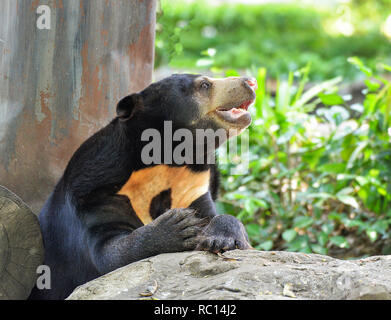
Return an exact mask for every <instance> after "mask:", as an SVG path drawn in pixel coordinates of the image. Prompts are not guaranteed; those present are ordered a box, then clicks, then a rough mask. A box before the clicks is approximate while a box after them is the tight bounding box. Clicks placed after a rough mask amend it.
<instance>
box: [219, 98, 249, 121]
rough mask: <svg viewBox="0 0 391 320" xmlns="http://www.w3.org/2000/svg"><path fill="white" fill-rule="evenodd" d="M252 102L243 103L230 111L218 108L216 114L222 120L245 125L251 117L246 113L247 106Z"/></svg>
mask: <svg viewBox="0 0 391 320" xmlns="http://www.w3.org/2000/svg"><path fill="white" fill-rule="evenodd" d="M251 102H252V101H245V102H244V103H242V104H241V105H240V106H238V107H235V108H230V109H224V108H218V109H217V110H216V113H217V114H218V115H219V116H220V118H222V119H223V120H225V121H227V122H230V123H235V124H237V125H247V123H248V122H249V121H251V117H250V114H249V112H248V111H247V109H248V106H249V105H250V104H251Z"/></svg>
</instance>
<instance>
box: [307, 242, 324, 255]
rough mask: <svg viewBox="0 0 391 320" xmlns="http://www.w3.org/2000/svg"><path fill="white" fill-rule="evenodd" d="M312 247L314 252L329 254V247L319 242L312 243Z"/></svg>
mask: <svg viewBox="0 0 391 320" xmlns="http://www.w3.org/2000/svg"><path fill="white" fill-rule="evenodd" d="M311 249H312V251H313V252H315V253H318V254H327V249H326V248H324V247H322V246H321V245H319V244H313V245H311Z"/></svg>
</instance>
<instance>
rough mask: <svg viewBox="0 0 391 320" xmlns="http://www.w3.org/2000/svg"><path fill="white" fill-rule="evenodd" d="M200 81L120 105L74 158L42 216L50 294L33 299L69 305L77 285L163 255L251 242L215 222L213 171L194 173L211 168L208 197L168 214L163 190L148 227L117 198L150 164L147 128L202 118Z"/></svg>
mask: <svg viewBox="0 0 391 320" xmlns="http://www.w3.org/2000/svg"><path fill="white" fill-rule="evenodd" d="M195 77H196V76H195V75H174V76H171V77H169V78H167V79H165V80H162V81H160V82H157V83H154V84H152V85H150V86H149V87H148V88H146V89H145V90H143V91H142V92H140V93H138V94H134V95H131V96H128V97H126V98H124V99H122V100H121V101H120V102H119V104H118V106H117V113H118V117H117V118H115V119H114V120H113V121H111V123H110V124H108V125H107V126H106V127H104V128H103V129H102V130H100V131H99V132H97V133H96V134H94V135H93V136H92V137H90V138H89V139H88V140H87V141H85V142H84V143H83V144H82V145H81V146H80V147H79V149H78V150H77V151H76V152H75V153H74V155H73V157H72V158H71V160H70V161H69V163H68V165H67V167H66V169H65V172H64V174H63V176H62V177H61V179H60V181H59V182H58V184H57V185H56V187H55V189H54V191H53V193H52V194H51V195H50V197H49V199H48V200H47V202H46V204H45V206H44V207H43V209H42V211H41V213H40V215H39V221H40V224H41V228H42V234H43V239H44V246H45V264H46V265H48V266H49V267H50V269H51V276H52V278H51V285H52V289H51V290H38V289H37V288H35V289H34V290H33V292H32V295H31V298H32V299H42V298H43V299H64V298H66V297H67V296H68V295H69V294H70V293H71V292H72V290H74V289H75V287H76V286H78V285H81V284H83V283H85V282H87V281H90V280H92V279H94V278H96V277H98V276H100V275H102V274H105V273H107V272H110V271H112V270H114V269H116V268H118V267H122V266H124V265H126V264H129V263H131V262H134V261H137V260H140V259H143V258H147V257H149V256H152V255H156V254H159V253H163V252H176V251H184V250H194V249H195V248H196V247H198V248H199V249H204V250H213V251H219V250H223V249H224V248H226V247H229V248H230V249H231V248H234V247H235V245H238V244H239V246H240V245H241V242H240V241H242V242H243V241H245V240H246V236H245V235H243V232H242V229H240V223H239V222H238V221H235V222H234V221H233V220H232V218H231V217H228V216H227V217H228V218H227V217H224V216H219V217H215V216H216V209H215V206H214V202H213V200H215V199H216V196H217V189H218V172H217V170H216V166H215V165H190V166H189V168H191V170H194V171H203V170H211V179H210V191H209V192H208V193H206V194H204V195H203V196H202V197H200V198H199V199H197V200H196V201H194V202H193V203H192V204H191V206H190V208H188V209H170V210H167V209H168V208H170V206H171V200H169V197H170V191H169V190H166V191H164V192H163V193H162V194H161V195H160V197H158V198H157V199H156V200H154V201H152V203H151V207H152V212H153V218H155V220H154V221H153V222H152V223H150V224H148V225H145V226H144V225H143V223H142V222H141V221H140V219H139V218H138V217H137V215H136V213H135V211H134V210H133V208H132V204H131V203H130V201H129V199H128V198H127V197H126V196H122V195H117V194H116V193H117V192H118V191H119V190H120V188H121V187H122V186H123V185H124V184H125V183H126V181H127V180H128V179H129V177H130V175H131V173H132V172H134V171H137V170H140V169H142V168H144V167H145V166H146V165H145V164H143V162H142V161H141V157H140V154H141V149H142V147H143V146H144V144H143V143H142V142H141V139H140V135H141V132H142V131H143V130H144V129H147V128H156V129H158V130H160V131H161V130H162V128H163V121H164V120H172V121H173V123H174V125H175V126H177V127H188V124H189V123H190V121H192V119H194V118H196V117H197V116H198V114H199V110H198V106H197V104H196V103H195V102H194V101H193V99H192V96H193V93H194V90H195V88H194V85H193V81H194V78H195ZM174 129H175V128H174ZM163 143H164V141H163ZM162 149H163V148H162ZM174 165H175V164H174ZM214 217H215V218H214ZM217 218H218V219H219V220H220V223H218V222H219V221H217ZM210 221H212V223H211V224H210V225H209V226H208V227H207V229H205V226H206V225H207V223H209V222H210ZM232 229H233V231H232ZM230 230H231V231H232V233H230ZM244 234H245V232H244ZM200 235H202V238H200ZM200 239H201V240H200ZM216 239H217V240H216ZM224 239H228V240H224ZM232 239H233V240H232ZM215 240H216V241H215ZM208 241H209V242H208ZM232 241H233V242H232ZM235 241H236V243H235ZM243 246H244V244H243Z"/></svg>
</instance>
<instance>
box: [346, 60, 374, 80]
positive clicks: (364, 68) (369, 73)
mask: <svg viewBox="0 0 391 320" xmlns="http://www.w3.org/2000/svg"><path fill="white" fill-rule="evenodd" d="M348 62H349V63H351V64H352V65H354V66H356V67H357V68H358V69H359V70H360V71H362V72H364V73H365V75H367V76H368V77H371V76H372V70H371V69H370V68H369V67H367V66H366V65H364V63H363V62H362V61H361V60H360V59H359V58H358V57H349V58H348Z"/></svg>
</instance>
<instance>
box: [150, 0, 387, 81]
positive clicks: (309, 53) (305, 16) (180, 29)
mask: <svg viewBox="0 0 391 320" xmlns="http://www.w3.org/2000/svg"><path fill="white" fill-rule="evenodd" d="M356 2H357V3H352V4H351V5H350V7H349V6H347V5H344V6H341V7H338V8H334V9H329V10H325V9H320V8H319V7H316V6H308V5H307V6H306V5H303V4H298V3H291V4H286V3H284V4H278V3H277V4H273V3H270V4H262V5H244V4H221V5H218V6H214V5H211V4H209V3H208V2H207V1H194V2H188V1H182V0H180V1H178V0H162V1H161V3H162V13H161V14H160V15H159V16H158V20H157V21H158V24H157V35H156V59H155V62H156V66H160V65H167V64H169V65H170V66H171V67H175V68H184V69H189V68H190V69H191V68H193V69H194V68H197V69H203V68H204V69H210V68H211V69H212V71H221V70H224V69H227V68H234V69H247V68H249V67H251V66H253V68H259V67H266V68H267V70H268V73H269V74H270V75H271V76H272V77H276V76H278V75H281V74H287V73H288V72H289V71H292V70H297V69H298V68H299V66H302V65H306V64H307V63H308V62H309V61H311V63H312V67H311V78H312V79H313V80H323V79H327V78H332V77H336V76H343V77H344V78H345V79H352V78H353V77H355V76H356V75H357V72H356V71H355V69H354V68H353V67H352V66H351V65H349V64H346V59H347V58H348V57H350V56H356V55H357V56H360V57H361V58H362V59H363V61H364V62H365V63H366V64H367V65H369V66H371V67H375V66H376V63H377V62H379V61H383V62H386V63H389V62H391V58H390V57H391V55H390V53H391V42H390V41H389V40H388V39H387V38H386V37H385V36H384V35H383V34H382V33H381V32H380V30H381V24H382V23H383V22H384V20H385V18H386V14H389V13H390V12H389V10H386V8H389V3H387V1H376V3H374V1H356ZM368 3H369V4H368ZM345 18H346V19H348V20H349V23H350V22H351V23H352V25H353V27H354V28H355V30H354V33H353V34H351V35H343V34H341V33H338V32H337V31H336V30H335V28H336V27H335V26H336V23H337V22H338V21H340V22H341V21H342V22H344V21H345V20H344V19H345Z"/></svg>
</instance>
